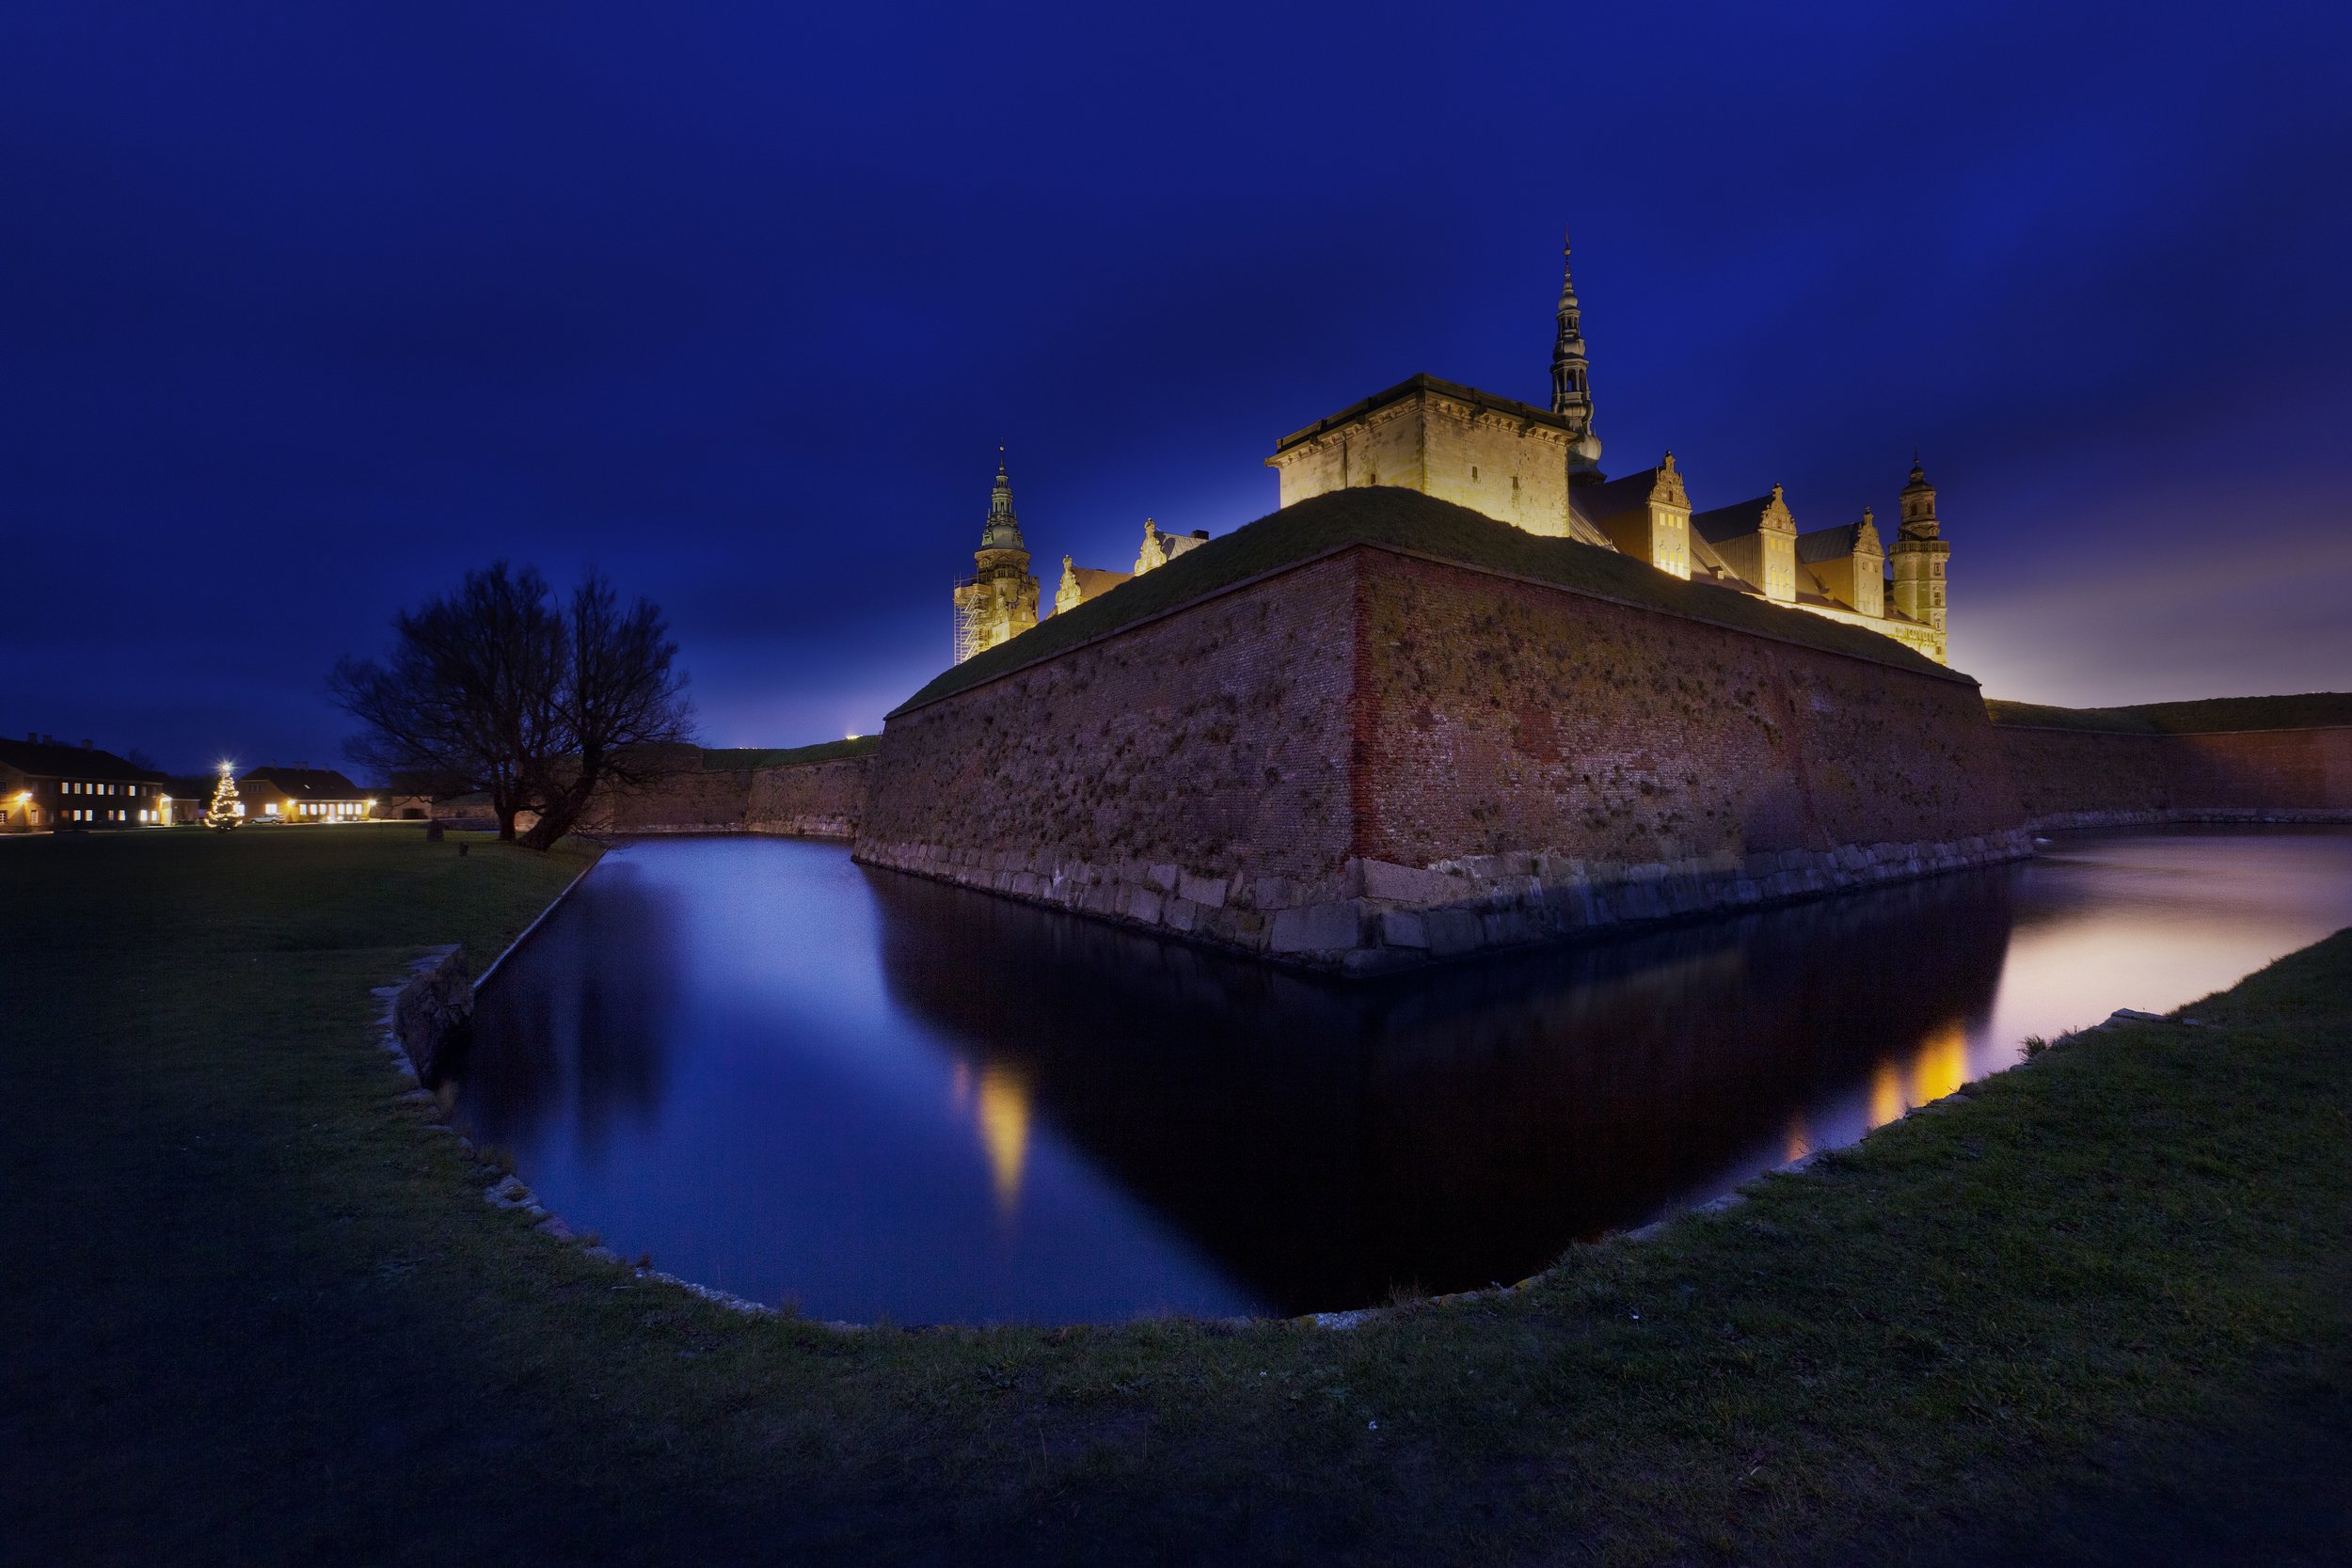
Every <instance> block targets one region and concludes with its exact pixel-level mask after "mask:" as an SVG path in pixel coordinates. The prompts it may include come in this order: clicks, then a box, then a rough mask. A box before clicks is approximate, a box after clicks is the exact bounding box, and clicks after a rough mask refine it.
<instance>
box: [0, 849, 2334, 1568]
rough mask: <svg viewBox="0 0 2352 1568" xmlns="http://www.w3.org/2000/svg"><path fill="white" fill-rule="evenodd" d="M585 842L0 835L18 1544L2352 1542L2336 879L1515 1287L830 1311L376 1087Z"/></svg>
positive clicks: (1616, 1556)
mask: <svg viewBox="0 0 2352 1568" xmlns="http://www.w3.org/2000/svg"><path fill="white" fill-rule="evenodd" d="M586 860H587V855H586V853H585V852H580V853H567V852H566V850H565V849H563V848H560V849H559V850H558V851H557V852H556V853H555V854H553V855H551V856H544V857H542V856H533V855H531V854H530V853H528V852H526V851H522V850H516V849H508V848H502V847H498V846H496V845H490V844H485V843H481V842H478V841H477V842H475V843H474V844H473V845H472V847H471V852H470V853H469V855H467V856H465V857H463V858H461V857H459V856H458V854H457V841H456V840H454V839H453V840H451V841H449V842H445V843H442V844H435V845H429V844H427V843H426V842H425V841H424V839H423V835H422V833H421V831H419V830H416V829H413V828H406V827H398V826H367V827H348V828H324V827H321V828H307V827H306V828H289V829H283V830H278V831H277V832H268V831H252V830H248V831H245V832H238V833H235V834H232V835H229V836H227V837H220V836H215V835H213V834H208V833H202V832H146V833H137V834H117V835H95V834H93V835H89V836H88V837H87V838H59V839H46V838H44V839H38V840H33V841H29V842H23V843H7V844H0V911H5V918H6V920H7V922H8V944H7V952H8V958H7V961H6V964H5V966H4V967H0V1018H5V1021H6V1024H5V1026H6V1031H7V1033H6V1047H5V1054H4V1055H0V1087H4V1088H5V1090H6V1093H7V1101H6V1103H7V1106H8V1112H7V1117H8V1136H7V1141H6V1144H5V1152H4V1153H0V1171H5V1180H6V1182H7V1191H6V1193H5V1195H0V1196H5V1199H6V1205H7V1207H6V1212H7V1213H8V1232H7V1234H8V1240H9V1242H10V1243H11V1244H10V1245H9V1246H8V1249H7V1261H8V1265H9V1271H10V1272H9V1276H8V1287H7V1289H6V1291H5V1292H4V1293H0V1337H4V1338H0V1343H5V1346H6V1349H5V1350H0V1561H5V1562H10V1563H13V1562H18V1561H22V1562H26V1563H36V1562H41V1563H45V1562H68V1561H70V1562H77V1563H79V1562H97V1563H110V1562H121V1563H151V1562H161V1561H170V1562H175V1563H187V1562H256V1563H267V1562H318V1561H329V1560H343V1561H349V1562H368V1563H374V1562H417V1563H442V1562H457V1561H467V1562H474V1561H481V1562H490V1563H497V1564H501V1568H503V1565H508V1564H515V1563H535V1562H567V1561H587V1560H595V1561H608V1562H636V1561H645V1562H671V1561H706V1562H736V1561H742V1560H772V1561H784V1562H797V1561H841V1562H869V1561H925V1562H941V1563H963V1562H995V1561H1024V1562H1026V1561H1039V1562H1073V1563H1077V1562H1085V1563H1097V1562H1128V1561H1136V1562H1162V1561H1165V1562H1186V1563H1189V1562H1200V1563H1234V1562H1260V1561H1265V1562H1278V1561H1348V1562H1371V1563H1387V1562H1394V1563H1407V1562H1409V1563H1415V1564H1423V1563H1430V1562H1452V1561H1463V1562H1471V1561H1476V1562H1481V1563H1489V1562H1518V1561H1529V1562H1534V1561H1542V1562H1554V1561H1569V1562H1582V1561H1594V1562H1623V1563H1652V1562H1657V1563H1668V1562H1691V1563H1740V1564H1764V1563H1777V1562H1819V1561H1849V1560H1851V1561H1872V1562H1882V1561H1942V1560H1956V1561H1979V1560H2006V1561H2015V1562H2019V1563H2025V1562H2034V1563H2050V1562H2087V1561H2135V1562H2139V1561H2166V1560H2170V1561H2180V1562H2201V1563H2204V1562H2228V1561H2245V1562H2289V1561H2296V1560H2306V1561H2312V1562H2321V1561H2338V1560H2344V1557H2345V1555H2346V1554H2347V1553H2348V1552H2352V1514H2347V1504H2346V1501H2345V1497H2344V1492H2345V1488H2344V1484H2343V1481H2342V1477H2343V1476H2344V1474H2347V1473H2352V1423H2348V1422H2347V1418H2346V1409H2347V1401H2346V1394H2347V1391H2352V1324H2348V1323H2347V1307H2346V1303H2347V1302H2352V1195H2347V1182H2346V1176H2347V1173H2348V1172H2352V1126H2348V1123H2347V1110H2348V1109H2352V1054H2348V1053H2347V1044H2348V1043H2352V932H2347V933H2340V934H2339V935H2338V936H2336V937H2334V938H2332V939H2330V940H2329V941H2328V942H2323V943H2321V944H2319V945H2318V946H2316V947H2313V948H2312V949H2309V950H2307V951H2306V952H2304V953H2301V954H2298V955H2296V956H2295V957H2293V958H2288V959H2286V960H2283V961H2282V962H2280V964H2277V965H2275V966H2273V967H2272V968H2271V969H2269V970H2267V971H2265V972H2264V973H2263V974H2260V975H2258V976H2255V977H2253V978H2251V979H2249V981H2247V982H2246V983H2245V984H2243V985H2241V986H2240V987H2238V988H2237V989H2236V990H2233V991H2232V992H2230V993H2227V994H2226V995H2224V996H2222V997H2219V998H2216V999H2210V1000H2208V1001H2207V1002H2205V1003H2202V1004H2200V1005H2198V1006H2195V1007H2192V1008H2189V1009H2186V1012H2187V1013H2188V1015H2189V1016H2193V1017H2196V1018H2198V1019H2200V1020H2201V1021H2203V1025H2204V1026H2201V1027H2187V1026H2184V1025H2181V1024H2178V1023H2171V1022H2165V1023H2144V1024H2128V1025H2122V1026H2118V1027H2115V1028H2112V1029H2108V1030H2103V1031H2100V1032H2098V1033H2095V1034H2091V1035H2089V1036H2084V1037H2076V1038H2074V1039H2073V1040H2070V1041H2067V1042H2065V1043H2063V1044H2061V1045H2059V1046H2058V1047H2056V1048H2054V1049H2052V1050H2050V1051H2048V1052H2046V1053H2043V1054H2042V1055H2041V1056H2039V1057H2037V1058H2036V1059H2035V1060H2034V1061H2033V1062H2032V1063H2031V1064H2030V1065H2029V1066H2027V1067H2026V1068H2024V1069H2019V1070H2017V1071H2014V1072H2011V1073H2009V1074H2006V1075H2004V1076H2002V1077H2000V1078H1997V1079H1994V1080H1991V1081H1988V1082H1986V1083H1984V1084H1981V1085H1976V1086H1975V1087H1974V1088H1972V1089H1970V1090H1966V1091H1963V1093H1962V1094H1961V1095H1959V1096H1956V1097H1954V1098H1953V1099H1951V1100H1949V1101H1945V1102H1943V1103H1942V1104H1940V1105H1938V1106H1935V1107H1932V1108H1931V1109H1930V1110H1928V1111H1926V1112H1922V1113H1919V1114H1916V1115H1915V1116H1913V1117H1910V1118H1908V1119H1906V1120H1904V1121H1901V1122H1899V1123H1897V1124H1895V1125H1893V1126H1890V1127H1888V1128H1885V1129H1883V1130H1882V1131H1881V1132H1878V1133H1876V1134H1874V1135H1873V1136H1872V1137H1871V1138H1870V1139H1869V1140H1868V1141H1867V1143H1866V1144H1864V1145H1863V1146H1861V1147H1860V1148H1857V1149H1854V1150H1851V1151H1848V1152H1847V1153H1845V1154H1843V1155H1841V1156H1838V1157H1836V1158H1834V1159H1831V1160H1828V1161H1826V1162H1823V1163H1822V1164H1819V1165H1817V1166H1816V1167H1814V1168H1813V1169H1812V1170H1810V1171H1808V1172H1806V1173H1804V1174H1803V1175H1799V1176H1788V1177H1775V1178H1769V1179H1767V1180H1764V1181H1763V1182H1761V1183H1759V1184H1757V1186H1756V1188H1754V1189H1753V1193H1752V1196H1751V1197H1750V1198H1749V1200H1748V1201H1747V1202H1745V1203H1743V1204H1741V1205H1740V1206H1738V1207H1736V1208H1733V1209H1730V1210H1728V1211H1725V1212H1721V1213H1717V1214H1711V1215H1704V1216H1698V1217H1694V1218H1692V1219H1689V1220H1686V1221H1684V1222H1681V1223H1678V1224H1677V1225H1675V1226H1672V1227H1668V1228H1667V1229H1666V1230H1664V1231H1663V1232H1662V1233H1661V1234H1659V1235H1657V1236H1655V1237H1653V1238H1651V1239H1648V1240H1645V1241H1640V1242H1632V1241H1624V1240H1619V1241H1614V1242H1611V1243H1604V1244H1602V1245H1599V1246H1594V1247H1585V1248H1580V1249H1578V1250H1577V1251H1575V1252H1573V1253H1572V1254H1570V1255H1569V1256H1568V1257H1567V1258H1565V1259H1563V1260H1562V1261H1561V1263H1560V1264H1559V1265H1558V1266H1557V1267H1555V1268H1554V1269H1552V1270H1551V1271H1549V1273H1547V1274H1546V1275H1543V1276H1541V1277H1540V1278H1539V1279H1538V1280H1537V1281H1536V1282H1535V1283H1534V1285H1532V1286H1531V1287H1530V1288H1528V1289H1525V1290H1522V1291H1514V1292H1505V1293H1502V1294H1500V1295H1494V1296H1486V1297H1481V1298H1476V1299H1470V1300H1464V1301H1457V1302H1453V1303H1442V1304H1428V1305H1423V1306H1420V1307H1411V1308H1407V1309H1405V1310H1402V1311H1400V1312H1397V1313H1394V1314H1392V1315H1390V1316H1387V1317H1385V1318H1382V1319H1379V1320H1377V1321H1375V1322H1372V1323H1366V1324H1365V1325H1363V1326H1360V1327H1358V1328H1355V1329H1351V1330H1346V1331H1334V1330H1330V1329H1324V1328H1316V1327H1312V1326H1308V1325H1303V1324H1296V1323H1269V1324H1263V1325H1258V1326H1248V1327H1235V1326H1232V1325H1228V1324H1217V1323H1188V1322H1163V1323H1145V1324H1140V1325H1136V1326H1131V1327H1121V1328H1104V1329H1074V1330H1059V1331H1039V1330H1034V1329H994V1330H980V1331H966V1330H940V1331H929V1332H908V1331H903V1330H896V1329H889V1328H882V1329H876V1330H869V1331H865V1332H859V1333H842V1332H836V1331H834V1330H831V1329H827V1328H825V1327H823V1326H821V1325H818V1324H814V1323H806V1322H803V1321H800V1320H797V1319H794V1318H791V1317H788V1316H787V1317H775V1318H747V1317H744V1316H741V1315H739V1314H736V1313H732V1312H729V1311H727V1310H725V1309H723V1308H721V1307H713V1306H710V1305H708V1304H706V1303H703V1302H701V1301H698V1300H696V1299H694V1298H692V1297H691V1296H689V1295H687V1294H686V1293H685V1292H683V1291H677V1290H675V1289H674V1288H671V1287H668V1286H665V1285H662V1284H660V1282H659V1281H655V1280H650V1279H642V1278H639V1277H637V1276H636V1275H633V1274H631V1273H630V1272H629V1271H628V1270H627V1269H626V1268H624V1267H622V1266H619V1265H616V1264H608V1263H602V1262H599V1261H596V1260H595V1259H591V1258H588V1257H586V1256H585V1255H583V1253H582V1252H581V1251H580V1249H579V1248H578V1247H576V1246H566V1245H564V1244H561V1243H556V1242H553V1241H551V1240H549V1239H548V1238H547V1237H545V1236H542V1235H539V1234H535V1233H533V1232H532V1230H530V1229H529V1227H528V1221H527V1220H526V1219H525V1218H524V1217H523V1216H521V1215H519V1214H516V1213H512V1212H504V1211H501V1210H497V1209H493V1208H492V1207H490V1206H489V1205H487V1204H485V1203H484V1202H483V1201H482V1199H481V1196H480V1195H481V1192H482V1190H483V1188H484V1187H485V1185H486V1184H487V1183H489V1182H490V1181H492V1180H496V1179H497V1177H498V1175H499V1174H500V1173H498V1172H497V1171H495V1170H493V1169H490V1168H488V1167H485V1166H483V1165H479V1164H476V1163H475V1162H474V1161H473V1160H472V1159H471V1158H469V1157H468V1156H467V1155H466V1154H465V1153H463V1152H462V1151H461V1150H460V1148H458V1146H457V1141H456V1140H455V1139H454V1138H453V1136H452V1135H450V1134H449V1133H447V1132H441V1131H437V1130H436V1129H434V1128H433V1127H431V1126H429V1125H428V1123H427V1121H426V1119H425V1117H424V1116H423V1114H422V1112H421V1110H420V1109H419V1108H418V1107H417V1106H416V1105H414V1104H413V1103H411V1102H408V1101H404V1100H403V1099H401V1098H400V1090H401V1088H402V1087H403V1085H401V1084H400V1083H399V1081H398V1080H397V1078H396V1077H395V1075H394V1073H393V1071H392V1069H390V1067H389V1065H388V1064H387V1063H386V1061H385V1059H384V1057H383V1055H382V1054H381V1053H380V1052H378V1051H377V1050H376V1049H375V1047H374V1046H373V1043H372V1038H371V1037H372V1035H373V1025H372V1019H373V1015H374V1013H375V1010H376V1008H377V1006H379V1004H378V1002H377V1000H376V999H375V998H373V997H372V996H371V995H370V994H369V990H370V988H371V987H373V986H376V985H381V984H383V983H385V982H386V981H388V980H389V979H392V978H394V977H396V976H397V974H399V971H400V967H401V964H402V962H403V961H404V959H405V958H406V957H408V956H410V955H411V954H413V952H414V951H415V950H416V949H417V948H419V947H421V946H423V945H425V944H428V943H432V942H446V941H452V940H454V941H460V942H464V943H466V945H467V947H468V949H469V952H471V953H472V954H474V955H475V956H476V961H477V963H479V962H481V961H485V960H486V958H487V957H488V956H489V955H491V954H493V953H495V952H496V951H497V950H498V949H499V948H500V947H501V946H502V945H503V943H504V942H506V941H507V940H508V939H509V938H510V937H511V936H512V934H513V933H514V932H516V931H517V930H519V929H520V928H521V927H523V926H524V925H525V924H527V923H528V922H529V920H530V919H531V918H532V916H533V915H534V914H535V913H536V912H537V911H538V910H539V909H540V908H541V907H542V905H543V904H544V903H545V901H546V900H547V899H548V898H550V897H552V896H553V895H554V894H555V893H556V892H557V891H559V890H560V889H561V888H562V887H563V886H564V883H566V882H567V881H568V880H569V879H571V878H572V877H573V876H574V875H575V874H577V872H578V871H579V870H580V867H581V866H582V865H583V864H584V863H586ZM2121 1000H2123V999H2121V998H2119V1001H2121ZM523 1174H524V1176H525V1177H526V1179H527V1178H528V1176H529V1172H528V1171H526V1172H524V1173H523Z"/></svg>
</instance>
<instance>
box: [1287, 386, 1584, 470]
mask: <svg viewBox="0 0 2352 1568" xmlns="http://www.w3.org/2000/svg"><path fill="white" fill-rule="evenodd" d="M1416 392H1437V393H1439V394H1441V395H1443V396H1445V397H1450V398H1456V399H1459V400H1460V401H1462V402H1464V403H1470V404H1477V405H1478V406H1479V407H1481V408H1491V409H1493V410H1495V412H1497V413H1499V414H1508V415H1510V416H1511V417H1512V418H1513V419H1516V420H1529V421H1531V422H1533V423H1535V424H1548V425H1550V426H1551V427H1552V428H1553V429H1555V430H1566V429H1567V428H1568V421H1567V420H1565V419H1564V418H1563V417H1561V416H1560V415H1558V414H1555V413H1553V412H1552V411H1551V410H1550V409H1549V408H1538V407H1537V406H1535V404H1532V403H1521V402H1520V401H1519V400H1518V399H1517V398H1506V397H1500V396H1498V395H1496V394H1495V393H1493V392H1482V391H1480V390H1479V389H1478V388H1475V387H1465V386H1463V385H1462V384H1461V383H1460V382H1458V381H1441V380H1439V379H1438V377H1436V376H1434V375H1417V376H1413V377H1412V378H1410V379H1409V380H1406V381H1400V382H1398V383H1397V384H1396V385H1395V386H1393V387H1391V388H1388V389H1387V390H1385V391H1379V392H1375V393H1373V394H1372V396H1370V397H1368V398H1366V399H1364V400H1363V401H1362V402H1361V403H1351V404H1348V405H1347V406H1346V407H1344V408H1343V409H1341V410H1340V411H1339V412H1338V413H1336V414H1333V415H1331V416H1330V417H1329V418H1327V419H1322V420H1316V421H1315V422H1314V423H1312V424H1311V425H1309V426H1307V427H1306V428H1305V429H1304V430H1294V431H1292V432H1291V433H1290V434H1289V435H1288V436H1283V437H1282V438H1281V439H1280V440H1279V441H1277V442H1275V443H1274V450H1275V451H1278V452H1279V451H1287V450H1289V449H1290V448H1292V447H1295V446H1296V445H1298V443H1299V442H1301V441H1308V440H1312V439H1313V438H1314V437H1315V436H1320V435H1322V434H1323V433H1324V432H1325V431H1327V430H1333V429H1336V428H1338V427H1339V426H1341V425H1343V424H1347V423H1349V422H1350V421H1352V420H1359V419H1362V418H1363V417H1364V416H1365V415H1366V414H1369V413H1371V412H1372V411H1373V410H1374V409H1375V408H1385V407H1387V406H1388V405H1389V404H1391V403H1402V402H1404V401H1405V400H1406V398H1408V397H1411V396H1412V395H1413V394H1415V393H1416Z"/></svg>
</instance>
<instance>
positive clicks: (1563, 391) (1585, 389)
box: [1551, 233, 1600, 480]
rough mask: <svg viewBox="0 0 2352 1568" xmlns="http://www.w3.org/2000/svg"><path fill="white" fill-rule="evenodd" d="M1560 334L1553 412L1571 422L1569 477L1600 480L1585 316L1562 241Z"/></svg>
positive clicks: (1555, 344)
mask: <svg viewBox="0 0 2352 1568" xmlns="http://www.w3.org/2000/svg"><path fill="white" fill-rule="evenodd" d="M1559 315H1560V330H1559V333H1558V335H1557V336H1556V337H1555V338H1553V340H1552V347H1551V411H1552V412H1553V413H1555V414H1557V415H1559V416H1560V417H1561V418H1563V419H1565V420H1567V421H1568V427H1569V433H1570V435H1571V436H1572V437H1573V438H1572V439H1571V441H1570V442H1569V445H1568V474H1569V477H1570V479H1571V480H1574V479H1575V478H1577V477H1578V476H1580V475H1590V476H1592V477H1593V478H1596V479H1597V478H1599V477H1600V437H1599V436H1596V435H1594V434H1593V388H1592V383H1591V381H1590V379H1589V376H1590V372H1591V369H1592V367H1591V365H1590V363H1589V362H1588V361H1587V360H1586V359H1585V357H1584V312H1583V308H1582V307H1581V306H1580V305H1579V304H1578V303H1577V299H1576V278H1575V277H1574V275H1573V274H1571V273H1570V272H1569V270H1568V241H1567V236H1566V235H1565V233H1564V234H1563V235H1561V237H1560V311H1559Z"/></svg>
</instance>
